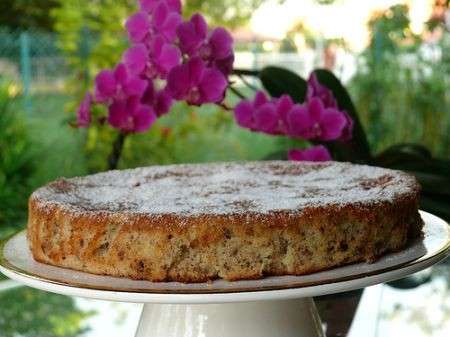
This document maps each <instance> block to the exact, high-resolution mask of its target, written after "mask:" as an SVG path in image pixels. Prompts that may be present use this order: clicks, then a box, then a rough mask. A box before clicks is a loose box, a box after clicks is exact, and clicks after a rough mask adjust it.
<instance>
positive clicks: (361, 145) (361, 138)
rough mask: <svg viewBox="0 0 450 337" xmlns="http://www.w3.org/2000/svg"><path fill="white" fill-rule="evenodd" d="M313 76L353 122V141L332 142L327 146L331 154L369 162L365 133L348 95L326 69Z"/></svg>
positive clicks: (315, 72) (345, 158)
mask: <svg viewBox="0 0 450 337" xmlns="http://www.w3.org/2000/svg"><path fill="white" fill-rule="evenodd" d="M314 74H315V75H316V76H317V80H318V81H319V82H320V83H321V84H322V85H324V86H326V87H327V88H328V89H330V90H331V91H332V92H333V94H334V96H335V97H336V100H337V103H338V106H339V108H340V109H342V110H345V111H346V112H347V113H348V114H349V116H350V117H351V118H352V119H353V121H354V128H353V139H352V140H351V141H350V142H347V143H344V142H334V143H330V144H327V146H328V147H329V148H330V150H331V151H332V152H333V154H334V155H335V156H336V155H337V157H338V158H336V159H339V160H349V161H353V162H365V161H368V160H370V158H371V153H370V147H369V143H368V141H367V136H366V133H365V131H364V129H363V127H362V124H361V121H360V120H359V116H358V114H357V112H356V109H355V106H354V105H353V102H352V100H351V98H350V95H349V93H348V92H347V90H346V89H345V88H344V86H343V85H342V83H341V82H340V81H339V79H338V78H337V77H336V76H334V75H333V73H332V72H330V71H329V70H326V69H316V70H314Z"/></svg>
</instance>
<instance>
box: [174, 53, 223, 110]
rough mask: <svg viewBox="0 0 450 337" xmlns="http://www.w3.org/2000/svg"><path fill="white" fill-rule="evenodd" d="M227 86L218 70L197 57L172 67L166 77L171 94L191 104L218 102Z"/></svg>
mask: <svg viewBox="0 0 450 337" xmlns="http://www.w3.org/2000/svg"><path fill="white" fill-rule="evenodd" d="M227 86H228V81H227V79H226V78H225V76H224V75H223V74H222V73H221V72H220V71H219V70H217V69H215V68H209V67H207V66H206V64H205V62H203V61H202V60H201V59H200V58H198V57H194V58H192V59H190V60H189V61H188V62H187V63H185V64H182V65H179V66H177V67H175V68H173V69H172V71H171V72H170V73H169V76H168V78H167V87H168V90H169V93H170V94H171V96H172V97H173V98H175V99H177V100H185V101H186V102H187V103H188V104H191V105H202V104H204V103H217V102H220V101H221V100H223V98H224V96H225V90H226V88H227Z"/></svg>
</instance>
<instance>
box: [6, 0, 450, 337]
mask: <svg viewBox="0 0 450 337" xmlns="http://www.w3.org/2000/svg"><path fill="white" fill-rule="evenodd" d="M135 3H136V1H135V0H101V1H91V0H31V1H30V0H2V1H0V238H2V237H6V236H7V235H9V234H11V233H13V232H15V231H17V229H19V228H22V227H23V226H24V225H25V222H26V211H27V209H26V204H27V198H28V196H29V194H30V193H31V191H32V190H33V189H35V188H37V187H38V186H40V185H42V184H44V183H46V182H48V181H50V180H53V179H55V178H57V177H60V176H66V177H70V176H75V175H82V174H87V173H91V172H97V171H101V170H105V169H106V167H107V161H106V158H107V156H108V153H109V151H110V148H111V144H112V142H113V140H114V138H115V131H114V130H111V129H110V128H108V127H104V128H102V127H96V128H90V129H88V130H78V129H74V128H72V127H71V126H70V122H71V121H73V120H74V116H75V109H76V106H77V104H78V102H79V101H80V99H81V97H82V95H83V93H84V92H85V90H86V89H88V88H90V86H91V85H92V80H93V76H94V75H95V73H96V72H97V71H98V70H99V69H100V68H104V67H111V66H112V65H113V64H115V63H116V62H117V61H118V59H119V58H120V55H121V52H122V51H123V49H124V48H126V36H125V34H124V30H123V24H124V20H125V18H126V17H127V15H129V14H130V13H131V12H133V11H134V10H135V8H136V7H135ZM290 3H297V5H298V6H301V5H300V4H299V3H300V2H296V1H290V0H284V1H282V0H280V1H278V0H186V1H185V6H186V8H185V13H186V15H187V16H188V15H190V14H192V13H193V12H195V11H199V10H200V11H202V12H203V13H204V14H206V16H207V18H208V20H209V21H210V23H212V24H220V25H225V26H227V27H228V28H230V29H231V30H232V31H233V34H234V36H235V39H236V45H237V48H236V49H237V50H238V53H237V65H238V66H239V67H243V68H253V69H260V68H261V67H263V66H266V65H270V64H273V65H278V66H284V67H287V68H289V69H291V70H293V71H295V72H297V73H299V74H300V75H302V76H304V77H305V76H307V74H308V72H309V71H311V70H312V69H313V68H314V67H324V68H327V69H329V70H332V71H333V72H334V73H335V74H336V75H337V76H338V77H340V78H341V79H342V81H343V82H344V83H345V84H346V86H347V88H348V89H349V91H350V93H351V96H352V98H353V101H354V102H355V105H356V107H357V110H358V111H359V114H360V117H361V120H362V122H363V125H364V127H365V129H366V131H367V134H368V138H369V142H370V145H371V148H372V149H374V150H375V152H380V151H382V150H383V149H386V148H387V147H389V146H390V145H392V144H394V143H404V142H406V143H409V142H415V143H419V144H423V145H425V146H427V147H428V148H429V149H430V150H431V152H432V154H433V155H434V156H435V157H439V158H447V159H448V158H449V157H450V136H449V135H450V113H449V111H448V110H449V107H450V91H449V90H448V88H449V82H450V31H449V28H450V14H449V13H450V12H449V1H443V0H430V1H401V0H398V1H394V0H392V1H384V0H383V1H377V3H378V5H377V6H375V7H374V6H372V5H371V6H369V5H367V6H365V5H362V4H361V3H362V2H361V1H353V0H336V1H313V0H311V1H304V2H303V1H302V3H309V4H310V5H308V6H309V7H308V6H307V5H305V7H304V8H303V7H301V8H300V7H299V8H300V9H299V13H298V14H299V15H298V17H295V15H296V14H297V13H296V12H295V10H292V9H295V8H297V7H294V6H295V5H291V7H286V8H288V9H287V11H288V12H292V13H290V14H289V20H288V15H287V14H286V13H287V12H286V13H285V12H280V13H285V14H281V19H280V18H279V20H278V21H277V20H276V18H277V15H276V14H277V13H278V12H277V11H275V10H272V9H275V8H278V7H277V6H280V8H282V7H281V6H284V5H286V6H289V4H290ZM371 3H372V2H371ZM417 3H421V4H423V8H422V7H420V8H419V10H422V9H423V13H422V14H423V15H422V19H421V21H420V23H421V25H420V27H419V28H420V29H419V28H418V27H417V18H416V16H417V13H416V12H417V10H418V9H417V7H415V6H417ZM346 6H347V7H346ZM349 6H350V7H349ZM351 6H354V7H355V14H353V15H354V16H355V20H356V19H358V15H359V14H358V13H364V15H365V16H364V18H363V19H361V20H359V21H361V22H362V24H361V27H359V28H360V30H361V31H364V32H365V33H364V34H365V35H358V34H357V32H354V35H353V36H352V35H345V34H342V36H340V35H339V34H334V35H333V34H329V33H327V29H328V28H326V27H325V28H324V27H319V26H320V25H319V24H317V25H315V24H314V23H311V21H308V20H306V19H304V16H301V15H300V14H301V13H300V11H301V10H304V13H305V14H304V15H305V16H308V17H312V18H314V17H316V19H317V21H316V22H319V23H322V22H326V21H330V20H328V19H327V18H328V16H324V15H325V14H327V13H329V12H333V11H334V13H337V14H336V15H335V16H336V22H335V23H334V24H335V27H333V26H331V28H336V29H334V30H335V31H338V32H339V31H340V30H339V29H338V28H339V25H340V22H339V21H338V19H339V18H338V16H339V15H341V16H342V13H346V12H345V11H348V8H351ZM341 7H342V8H341ZM364 7H366V8H364ZM372 7H374V8H372ZM421 8H422V9H421ZM280 11H281V10H280ZM272 12H273V16H272ZM268 13H269V14H268ZM339 13H340V14H339ZM424 13H425V14H424ZM283 15H285V16H286V20H284V18H285V17H283ZM329 15H331V16H330V17H331V18H334V17H335V16H333V15H332V14H329ZM361 15H362V14H361ZM278 16H280V15H278ZM344 20H345V18H344ZM261 21H262V22H263V23H265V26H267V27H264V24H263V25H262V26H261V23H260V22H261ZM284 21H286V22H284ZM347 21H352V20H347ZM356 21H358V20H356ZM356 21H354V22H351V23H349V24H350V26H351V25H352V24H354V25H355V30H356ZM359 21H358V22H359ZM287 22H289V24H288V23H287ZM281 23H283V24H284V26H283V25H281ZM280 25H281V26H283V27H284V30H282V31H281V32H279V31H278V30H277V29H278V28H279V26H280ZM262 28H267V30H266V29H262ZM270 28H272V29H274V30H277V32H274V33H273V34H271V31H270ZM350 28H351V27H350ZM355 41H356V42H357V43H355ZM254 84H255V85H256V86H259V83H258V82H254ZM249 94H251V93H249ZM227 101H228V102H227V104H229V105H232V104H233V102H234V101H235V97H233V96H232V95H231V94H230V96H229V97H228V98H227ZM292 143H293V141H292V140H289V139H286V138H283V137H271V136H266V135H263V134H256V133H250V132H248V131H246V130H244V129H241V128H239V127H237V126H236V125H235V123H234V121H233V117H232V115H231V114H230V112H226V111H223V110H221V109H220V108H218V107H216V106H208V107H202V108H193V107H187V106H185V105H182V104H179V105H177V106H175V108H174V111H173V112H171V113H170V114H169V115H167V116H165V117H163V118H161V119H160V120H159V121H158V122H157V124H156V125H155V126H154V127H153V128H152V129H151V130H150V131H149V132H148V133H145V134H139V135H132V136H129V137H128V138H127V140H126V143H125V148H124V154H123V157H122V158H121V161H120V163H119V167H121V168H128V167H136V166H143V165H152V164H168V163H180V162H206V161H222V160H223V161H229V160H258V159H263V158H266V157H267V156H269V155H270V154H272V153H277V152H280V151H286V150H287V149H288V148H289V147H290V146H291V145H292ZM0 279H1V276H0ZM8 296H9V297H8ZM39 296H41V295H40V294H39V293H38V292H35V291H32V290H29V289H26V288H23V289H21V290H17V289H15V290H10V291H9V292H8V295H6V294H3V295H2V294H1V293H0V303H1V305H0V308H1V309H0V328H3V329H7V328H8V329H10V330H3V331H6V332H3V334H1V333H0V336H1V337H3V336H8V337H9V336H18V334H20V336H30V337H31V336H80V335H83V333H84V332H85V331H84V329H83V328H82V324H81V322H82V320H83V319H85V318H86V317H87V316H89V315H91V314H93V313H88V314H86V313H81V312H79V311H77V309H76V307H75V306H74V304H73V302H70V301H68V302H67V301H66V300H65V298H63V297H58V296H57V295H54V296H55V297H48V296H47V295H46V297H45V298H46V301H47V303H48V305H49V306H48V307H44V308H41V309H40V310H41V311H40V315H41V316H39V317H41V318H42V317H44V316H46V315H48V312H51V306H54V307H55V308H58V310H61V316H58V317H60V319H63V320H65V321H67V322H69V321H70V322H72V323H73V324H72V325H73V326H72V327H70V329H69V330H64V329H66V328H64V327H62V326H63V325H64V324H63V325H62V324H61V323H60V322H61V320H59V319H57V318H55V319H54V320H52V321H51V322H50V323H48V324H50V325H42V324H41V326H40V327H38V328H39V329H41V330H39V331H37V330H35V329H36V327H34V328H32V327H31V326H33V321H30V322H29V324H30V325H26V324H24V325H23V326H21V327H15V326H12V327H11V326H10V325H7V324H6V323H5V322H6V321H2V317H7V319H8V322H10V321H9V319H10V318H8V317H9V316H8V315H13V316H14V317H20V312H22V313H24V312H25V313H26V312H28V313H30V312H32V311H33V309H32V308H35V307H36V301H39V298H38V297H39ZM4 303H8V304H7V305H6V306H5V305H4ZM14 305H15V306H17V310H16V311H14V310H15V309H14V310H13V309H10V310H9V311H8V312H7V313H6V312H2V310H5V308H6V307H8V308H12V307H14ZM26 308H28V309H26ZM59 308H61V309H59ZM19 309H20V310H19ZM27 310H28V311H27ZM46 310H47V311H46ZM65 310H67V311H65ZM66 312H67V316H64V315H65V313H66ZM34 314H35V313H33V315H34ZM5 315H6V316H5ZM26 317H27V316H26V315H25V318H20V319H21V320H22V319H23V320H24V321H25V322H27V321H26ZM39 317H37V316H36V320H39ZM61 317H62V318H61ZM28 318H29V317H28ZM29 319H30V318H29ZM41 321H42V322H44V321H45V320H41ZM8 324H10V323H8ZM27 324H28V323H27ZM27 327H28V328H27ZM33 329H34V330H33ZM8 331H11V332H8Z"/></svg>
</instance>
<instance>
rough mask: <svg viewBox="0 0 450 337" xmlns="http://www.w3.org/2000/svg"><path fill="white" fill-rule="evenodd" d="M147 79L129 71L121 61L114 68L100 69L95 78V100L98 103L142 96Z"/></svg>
mask: <svg viewBox="0 0 450 337" xmlns="http://www.w3.org/2000/svg"><path fill="white" fill-rule="evenodd" d="M147 85H148V83H147V81H145V80H143V79H141V78H139V77H137V76H133V75H131V74H130V73H129V71H128V70H127V68H126V67H125V65H124V64H123V63H120V64H119V65H118V66H117V67H116V68H115V69H114V70H102V71H101V72H100V73H99V74H98V75H97V77H96V78H95V100H96V101H97V102H99V103H104V102H111V101H112V100H124V99H125V98H127V97H129V96H138V97H140V96H142V94H143V93H144V91H145V89H146V88H147Z"/></svg>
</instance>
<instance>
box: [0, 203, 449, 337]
mask: <svg viewBox="0 0 450 337" xmlns="http://www.w3.org/2000/svg"><path fill="white" fill-rule="evenodd" d="M421 215H422V218H423V220H424V222H425V227H424V236H423V238H420V239H417V240H416V241H415V242H412V243H411V244H410V245H409V247H408V248H407V249H406V250H403V251H402V252H398V253H393V254H389V255H387V256H385V257H383V258H382V259H380V260H379V261H377V262H376V263H373V264H366V263H360V264H353V265H349V266H345V267H340V268H336V269H333V270H329V271H324V272H319V273H314V274H311V275H305V276H283V277H268V278H265V279H262V280H250V281H238V282H226V281H223V280H218V281H215V282H211V283H202V284H181V283H175V282H171V283H152V282H146V281H134V280H129V279H121V278H113V277H107V276H97V275H91V274H86V273H81V272H76V271H72V270H67V269H64V268H58V267H53V266H48V265H45V264H41V263H37V262H35V261H34V260H33V258H32V257H31V254H30V251H29V249H28V245H27V242H26V236H25V232H21V233H19V234H16V235H15V236H13V237H12V238H10V239H9V240H6V241H5V242H4V243H3V244H2V245H1V246H0V271H1V272H3V273H4V274H5V275H6V276H8V277H10V278H12V279H14V280H17V281H19V282H22V283H24V284H25V285H28V286H30V287H34V288H37V289H41V290H45V291H50V292H54V293H58V294H64V295H69V296H81V297H87V298H95V299H101V300H109V301H123V302H135V303H145V305H144V310H143V312H142V316H141V320H140V323H139V326H138V329H137V333H136V337H244V336H245V337H256V336H257V337H322V336H324V334H323V331H322V326H321V322H320V318H319V316H318V314H317V310H316V308H315V305H314V302H313V300H312V296H320V295H326V294H332V293H339V292H344V291H350V290H354V289H359V288H363V287H367V286H370V285H374V284H377V283H382V282H388V281H392V280H395V279H398V278H402V277H405V276H407V275H410V274H412V273H415V272H417V271H420V270H422V269H425V268H427V267H430V266H432V265H433V264H435V263H437V262H439V261H441V260H442V259H444V258H446V257H447V256H448V255H450V229H449V226H448V224H447V223H446V222H445V221H443V220H441V219H439V218H437V217H435V216H433V215H431V214H428V213H425V212H421Z"/></svg>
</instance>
